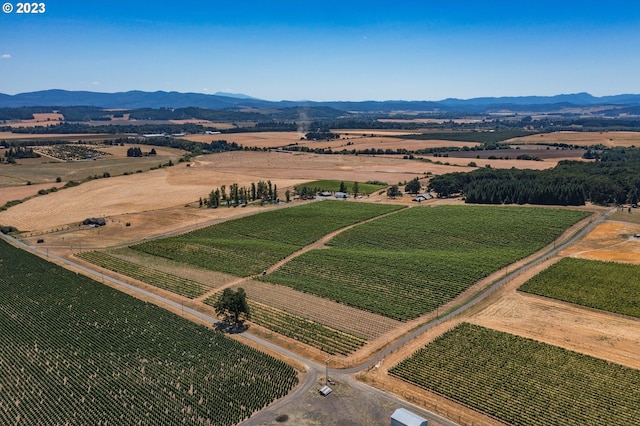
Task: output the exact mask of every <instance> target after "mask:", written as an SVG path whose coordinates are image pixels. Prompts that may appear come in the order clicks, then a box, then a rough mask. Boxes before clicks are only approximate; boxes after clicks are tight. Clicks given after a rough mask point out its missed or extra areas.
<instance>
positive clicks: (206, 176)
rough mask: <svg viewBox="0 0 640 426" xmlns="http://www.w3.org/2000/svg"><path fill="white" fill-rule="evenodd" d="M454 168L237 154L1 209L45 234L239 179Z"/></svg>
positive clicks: (175, 202)
mask: <svg viewBox="0 0 640 426" xmlns="http://www.w3.org/2000/svg"><path fill="white" fill-rule="evenodd" d="M105 161H109V160H105ZM94 163H95V164H99V163H100V161H96V162H94ZM454 169H456V168H454V167H451V166H444V165H434V164H429V163H424V162H419V161H410V160H402V159H401V158H384V157H373V156H372V157H368V156H343V155H317V154H307V153H279V152H251V151H234V152H226V153H221V154H214V155H208V156H202V157H197V158H195V159H193V160H192V162H191V163H190V167H186V164H184V163H180V164H177V165H175V166H173V167H165V168H161V169H157V170H154V171H150V172H145V173H139V174H133V175H129V176H116V177H111V178H108V179H97V180H93V181H90V182H86V183H84V184H82V185H80V186H77V187H74V188H68V189H65V190H63V191H58V192H56V193H52V194H48V195H45V196H40V197H35V198H33V199H31V200H28V201H26V202H24V203H22V204H20V205H18V206H15V207H12V208H11V209H9V210H7V211H4V212H0V223H3V224H11V225H12V226H16V227H17V228H18V229H20V230H22V231H30V232H33V231H46V230H49V229H52V228H56V227H59V226H62V225H69V224H74V223H77V222H79V221H82V220H83V219H84V218H86V217H93V216H97V217H109V218H118V217H120V216H122V215H125V214H126V215H132V214H142V213H143V212H149V213H150V214H152V215H153V212H154V211H158V210H163V209H170V208H180V209H182V208H184V205H186V204H189V203H194V202H197V201H198V199H199V198H200V197H206V196H207V195H208V194H209V192H210V191H211V190H213V189H215V188H216V187H220V186H221V185H227V186H228V185H230V184H232V183H234V182H237V183H238V184H240V185H250V184H251V182H257V181H258V180H265V181H266V180H271V181H272V182H273V183H274V184H276V185H277V186H278V191H279V193H280V196H281V197H282V198H284V192H285V190H286V189H287V188H292V187H293V186H295V185H297V184H299V183H303V182H305V181H311V180H318V179H344V180H358V181H361V182H365V181H368V180H382V181H385V182H388V183H390V184H393V183H398V182H404V181H408V180H411V179H413V178H414V177H417V176H418V177H423V176H424V175H425V174H426V173H427V172H432V173H434V174H439V173H445V172H448V171H452V170H454ZM4 190H5V189H3V191H4ZM7 190H8V191H10V189H7ZM382 198H384V199H386V197H378V198H375V197H374V196H372V197H371V198H369V199H365V200H367V201H383V200H382ZM196 210H197V209H196ZM218 210H219V211H220V210H224V209H218ZM150 227H152V226H151V225H150ZM149 230H150V229H147V231H149Z"/></svg>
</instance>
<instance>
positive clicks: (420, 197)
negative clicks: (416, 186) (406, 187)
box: [413, 193, 433, 203]
mask: <svg viewBox="0 0 640 426" xmlns="http://www.w3.org/2000/svg"><path fill="white" fill-rule="evenodd" d="M432 198H433V196H432V195H431V194H429V193H425V194H422V195H418V196H417V197H416V198H414V199H413V201H417V202H419V203H420V202H422V201H426V200H430V199H432Z"/></svg>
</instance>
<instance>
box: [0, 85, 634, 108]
mask: <svg viewBox="0 0 640 426" xmlns="http://www.w3.org/2000/svg"><path fill="white" fill-rule="evenodd" d="M78 105H82V106H95V107H101V108H127V109H136V108H163V107H164V108H185V107H199V108H207V109H239V108H286V107H299V106H309V107H319V106H325V107H332V108H335V109H338V110H342V111H357V112H377V111H380V112H390V111H440V112H447V111H452V112H453V111H469V112H479V111H485V112H486V111H491V110H500V109H509V108H514V109H515V110H525V109H526V107H527V106H531V107H535V108H533V110H538V109H540V107H541V106H545V105H546V106H549V107H550V108H556V109H560V108H567V107H572V106H575V107H590V106H598V105H616V106H624V107H632V106H640V95H636V94H621V95H613V96H602V97H595V96H592V95H590V94H589V93H575V94H562V95H555V96H511V97H482V98H473V99H455V98H448V99H444V100H440V101H405V100H389V101H354V102H348V101H332V102H315V101H287V100H283V101H277V102H274V101H266V100H262V99H258V98H254V97H251V96H248V95H244V94H235V93H224V92H217V93H215V94H213V95H210V94H203V93H181V92H164V91H157V92H143V91H139V90H132V91H128V92H117V93H101V92H87V91H68V90H59V89H52V90H43V91H38V92H28V93H19V94H17V95H6V94H2V93H0V108H2V107H4V108H16V107H24V106H60V107H62V106H78Z"/></svg>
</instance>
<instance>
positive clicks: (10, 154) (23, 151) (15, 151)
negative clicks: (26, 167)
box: [1, 146, 40, 164]
mask: <svg viewBox="0 0 640 426" xmlns="http://www.w3.org/2000/svg"><path fill="white" fill-rule="evenodd" d="M38 157H40V154H38V153H37V152H35V151H34V150H33V148H29V147H22V146H17V147H15V148H9V149H8V150H6V151H5V152H4V159H1V160H3V161H4V162H6V163H10V164H12V163H15V162H16V160H17V159H20V158H38Z"/></svg>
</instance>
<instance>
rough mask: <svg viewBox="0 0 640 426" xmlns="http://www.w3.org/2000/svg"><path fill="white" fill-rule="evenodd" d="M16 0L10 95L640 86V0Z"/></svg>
mask: <svg viewBox="0 0 640 426" xmlns="http://www.w3.org/2000/svg"><path fill="white" fill-rule="evenodd" d="M4 2H5V1H4V0H1V1H0V3H4ZM10 3H12V5H13V6H14V10H13V12H12V13H9V14H7V13H2V12H0V93H7V94H15V93H21V92H29V91H35V90H44V89H54V88H55V89H67V90H91V91H99V92H120V91H127V90H145V91H156V90H165V91H179V92H198V93H215V92H219V91H222V92H232V93H245V94H248V95H251V96H255V97H258V98H263V99H269V100H281V99H289V100H303V99H309V100H318V101H323V100H354V101H359V100H389V99H404V100H440V99H444V98H449V97H455V98H463V99H468V98H473V97H481V96H524V95H554V94H560V93H577V92H583V91H584V92H589V93H591V94H593V95H596V96H602V95H611V94H621V93H640V78H639V77H638V76H639V75H640V72H639V70H640V1H638V0H626V1H616V0H607V1H578V0H576V1H562V0H555V1H533V0H502V1H498V0H495V1H492V0H485V1H455V0H450V1H435V0H422V1H409V0H404V1H403V0H395V1H375V0H372V1H350V0H341V1H333V0H324V1H315V0H308V1H305V0H297V1H290V0H262V1H244V0H234V1H230V0H225V1H218V0H209V1H190V0H181V1H153V2H152V1H138V0H128V1H121V0H112V1H104V0H90V1H89V0H83V1H61V0H49V1H45V2H44V4H45V7H46V10H45V12H44V13H43V14H29V15H26V14H17V13H16V8H17V2H16V1H13V0H11V1H10Z"/></svg>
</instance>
